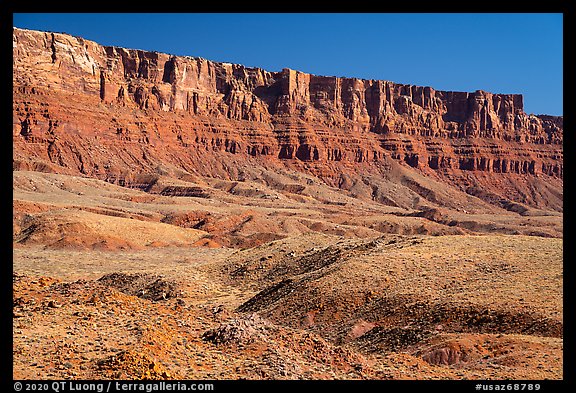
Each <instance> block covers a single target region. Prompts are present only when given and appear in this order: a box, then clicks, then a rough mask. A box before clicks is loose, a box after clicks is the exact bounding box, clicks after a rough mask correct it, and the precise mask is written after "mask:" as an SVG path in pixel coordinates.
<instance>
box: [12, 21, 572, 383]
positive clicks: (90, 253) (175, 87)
mask: <svg viewBox="0 0 576 393" xmlns="http://www.w3.org/2000/svg"><path fill="white" fill-rule="evenodd" d="M13 65H14V72H13V84H14V86H13V88H14V90H13V152H14V153H13V179H12V180H13V245H14V250H13V269H14V274H13V325H14V335H13V340H14V346H13V348H14V349H13V356H14V360H13V366H14V373H13V377H14V378H15V379H69V378H71V379H240V378H242V379H480V380H485V379H536V380H539V379H562V378H563V292H562V288H563V256H562V248H563V145H562V143H563V119H562V117H554V116H547V115H532V114H526V113H525V112H524V109H523V102H522V101H523V98H522V96H521V95H514V94H497V93H488V92H485V91H476V92H469V93H467V92H448V91H439V90H435V89H433V88H432V87H420V86H412V85H403V84H398V83H394V82H390V81H379V80H361V79H352V78H339V77H329V76H316V75H310V74H306V73H303V72H299V71H294V70H289V69H284V70H280V71H266V70H262V69H257V68H248V67H244V66H242V65H237V64H229V63H218V62H213V61H209V60H206V59H202V58H194V57H179V56H172V55H168V54H163V53H158V52H147V51H141V50H132V49H124V48H118V47H107V46H102V45H99V44H98V43H95V42H92V41H88V40H85V39H83V38H80V37H73V36H69V35H66V34H60V33H50V32H40V31H32V30H23V29H17V28H15V29H14V31H13Z"/></svg>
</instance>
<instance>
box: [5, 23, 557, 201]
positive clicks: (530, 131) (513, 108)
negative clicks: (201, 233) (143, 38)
mask: <svg viewBox="0 0 576 393" xmlns="http://www.w3.org/2000/svg"><path fill="white" fill-rule="evenodd" d="M13 94H14V95H13V150H14V154H13V169H14V170H35V171H44V172H57V173H64V174H73V175H81V176H90V177H95V178H98V179H102V180H106V181H109V182H113V183H117V184H120V185H126V186H133V187H140V188H145V187H146V186H147V180H146V179H147V177H146V176H147V175H150V174H158V173H163V172H166V171H168V172H170V173H171V174H172V175H174V174H176V176H179V177H180V178H182V179H186V176H191V177H194V176H208V177H222V178H229V179H236V180H241V177H242V173H241V171H240V170H239V169H238V168H239V165H240V164H239V163H244V165H245V164H246V163H248V165H250V166H263V167H267V168H291V169H295V170H300V171H304V172H307V173H309V174H312V175H314V176H317V177H318V178H320V179H322V180H323V181H324V182H326V183H327V184H329V185H332V186H337V187H340V188H343V189H346V188H347V187H348V188H349V187H351V180H350V179H360V178H362V176H364V175H366V174H374V173H385V172H386V170H388V169H389V168H391V167H392V166H394V165H396V167H397V166H398V164H400V166H401V167H403V168H405V170H410V171H418V172H420V173H421V174H424V175H426V176H429V177H431V178H433V179H434V180H436V181H440V182H444V183H445V184H449V185H452V186H455V187H457V188H459V189H461V190H463V191H466V192H468V193H470V194H473V195H476V196H480V197H483V198H484V199H487V200H492V199H493V197H494V196H496V197H497V198H500V197H501V198H506V199H507V200H512V201H517V202H522V203H526V204H528V205H532V206H537V207H540V208H549V209H552V210H556V211H562V185H563V180H562V176H563V164H562V159H563V149H562V143H563V118H562V117H556V116H547V115H533V114H526V113H525V112H524V110H523V97H522V95H520V94H493V93H489V92H485V91H482V90H477V91H475V92H451V91H439V90H435V89H433V88H431V87H421V86H413V85H405V84H398V83H394V82H389V81H382V80H362V79H355V78H340V77H333V76H316V75H311V74H307V73H304V72H299V71H294V70H290V69H283V70H282V71H279V72H269V71H265V70H263V69H260V68H250V67H244V66H242V65H237V64H229V63H219V62H213V61H209V60H205V59H203V58H195V57H187V56H185V57H182V56H172V55H169V54H164V53H157V52H148V51H143V50H135V49H124V48H119V47H112V46H102V45H99V44H97V43H95V42H92V41H88V40H85V39H83V38H80V37H73V36H70V35H67V34H60V33H50V32H40V31H32V30H24V29H18V28H14V30H13ZM364 180H365V182H370V180H369V179H368V180H366V179H364ZM543 188H545V189H547V190H549V191H550V192H547V193H546V196H545V197H544V196H542V195H541V194H540V193H539V191H538V190H541V189H543Z"/></svg>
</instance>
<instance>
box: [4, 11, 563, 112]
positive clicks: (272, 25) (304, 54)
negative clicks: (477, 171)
mask: <svg viewBox="0 0 576 393" xmlns="http://www.w3.org/2000/svg"><path fill="white" fill-rule="evenodd" d="M13 17H14V26H16V27H22V28H28V29H35V30H45V31H55V32H65V33H69V34H72V35H77V36H82V37H84V38H86V39H89V40H93V41H96V42H98V43H100V44H104V45H116V46H122V47H126V48H137V49H146V50H155V51H158V52H165V53H170V54H176V55H187V56H196V57H204V58H206V59H209V60H215V61H224V62H230V63H240V64H244V65H246V66H251V67H261V68H264V69H266V70H268V71H280V70H281V69H282V68H285V67H288V68H292V69H296V70H300V71H304V72H308V73H312V74H316V75H327V76H346V77H357V78H363V79H383V80H390V81H394V82H399V83H407V84H414V85H423V86H432V87H434V88H435V89H437V90H455V91H474V90H477V89H481V90H486V91H490V92H493V93H520V94H523V95H524V106H525V111H526V112H527V113H534V114H550V115H562V114H563V99H562V96H563V89H562V88H563V78H562V72H563V65H562V63H563V51H562V46H563V35H562V30H563V15H562V14H202V13H201V14H138V13H136V14H14V15H13Z"/></svg>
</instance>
